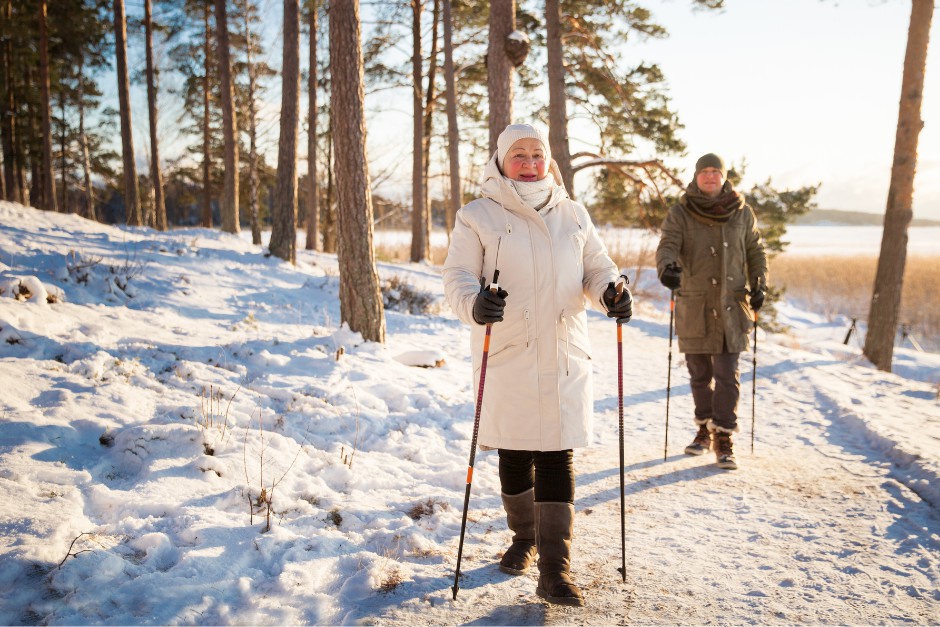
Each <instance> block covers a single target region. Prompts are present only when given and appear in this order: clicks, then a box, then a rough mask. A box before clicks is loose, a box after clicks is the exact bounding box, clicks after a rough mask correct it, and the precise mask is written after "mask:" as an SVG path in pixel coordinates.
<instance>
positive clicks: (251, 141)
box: [244, 6, 261, 246]
mask: <svg viewBox="0 0 940 627" xmlns="http://www.w3.org/2000/svg"><path fill="white" fill-rule="evenodd" d="M244 17H245V65H246V68H245V71H246V73H247V74H248V216H249V221H250V223H251V243H252V244H254V245H255V246H260V245H261V216H260V211H259V207H258V193H259V192H258V105H257V103H256V102H255V93H256V92H257V80H258V79H257V68H256V67H255V64H254V60H253V59H252V46H253V45H254V44H253V37H252V33H251V21H250V16H249V11H248V9H247V6H246V8H245V15H244Z"/></svg>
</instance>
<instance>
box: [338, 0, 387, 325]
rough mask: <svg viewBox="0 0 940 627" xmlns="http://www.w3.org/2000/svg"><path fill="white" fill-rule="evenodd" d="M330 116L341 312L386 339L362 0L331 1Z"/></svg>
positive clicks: (343, 316) (351, 321) (345, 316)
mask: <svg viewBox="0 0 940 627" xmlns="http://www.w3.org/2000/svg"><path fill="white" fill-rule="evenodd" d="M330 74H331V77H332V81H333V92H332V96H331V97H332V103H331V107H330V116H331V118H332V130H333V133H334V141H335V142H336V181H337V203H338V207H337V218H338V222H339V228H338V229H337V230H338V235H339V255H338V257H339V272H340V287H339V300H340V313H341V317H342V319H343V321H344V322H346V323H348V324H349V328H350V329H351V330H353V331H357V332H359V333H361V334H362V337H363V338H365V339H366V340H371V341H374V342H384V341H385V314H384V310H383V307H382V296H381V293H380V290H379V278H378V273H377V272H376V269H375V253H374V250H373V247H372V195H371V193H370V191H369V170H368V163H369V161H368V158H367V155H366V127H365V111H364V101H365V92H364V87H363V67H362V46H361V43H360V21H359V2H358V0H334V1H333V3H332V4H331V6H330Z"/></svg>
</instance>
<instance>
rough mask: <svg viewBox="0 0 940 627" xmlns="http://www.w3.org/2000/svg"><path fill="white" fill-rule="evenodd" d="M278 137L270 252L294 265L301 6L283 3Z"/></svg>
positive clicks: (294, 2) (295, 0) (289, 0)
mask: <svg viewBox="0 0 940 627" xmlns="http://www.w3.org/2000/svg"><path fill="white" fill-rule="evenodd" d="M281 67H282V71H281V135H280V140H279V141H278V151H277V188H276V189H275V192H274V207H273V208H272V211H271V218H272V221H273V222H272V228H271V242H270V244H269V249H270V251H271V254H272V255H274V256H276V257H280V258H281V259H283V260H285V261H289V262H291V263H296V261H297V126H298V122H299V117H300V5H299V3H298V0H284V54H283V62H282V64H281Z"/></svg>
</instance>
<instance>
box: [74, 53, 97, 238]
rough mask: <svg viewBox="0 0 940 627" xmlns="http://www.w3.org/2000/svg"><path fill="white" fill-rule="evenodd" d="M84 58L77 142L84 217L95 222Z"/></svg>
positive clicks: (81, 61) (81, 59)
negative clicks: (80, 154) (78, 144)
mask: <svg viewBox="0 0 940 627" xmlns="http://www.w3.org/2000/svg"><path fill="white" fill-rule="evenodd" d="M84 62H85V58H84V57H79V59H78V141H79V143H80V144H81V147H82V170H83V171H84V175H85V217H86V218H88V219H89V220H97V219H98V214H97V212H96V211H95V190H94V189H93V188H92V186H91V156H90V155H89V151H88V136H87V135H86V134H85V69H84V67H85V64H84Z"/></svg>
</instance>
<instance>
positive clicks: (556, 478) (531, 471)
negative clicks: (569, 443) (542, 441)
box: [499, 448, 574, 504]
mask: <svg viewBox="0 0 940 627" xmlns="http://www.w3.org/2000/svg"><path fill="white" fill-rule="evenodd" d="M499 485H500V488H501V489H502V491H503V494H507V495H510V496H512V495H515V494H522V493H523V492H525V491H526V490H528V489H530V488H532V487H534V488H535V501H536V502H538V503H545V502H553V503H572V504H573V503H574V451H572V450H571V449H568V450H565V451H513V450H510V449H504V448H501V449H499Z"/></svg>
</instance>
